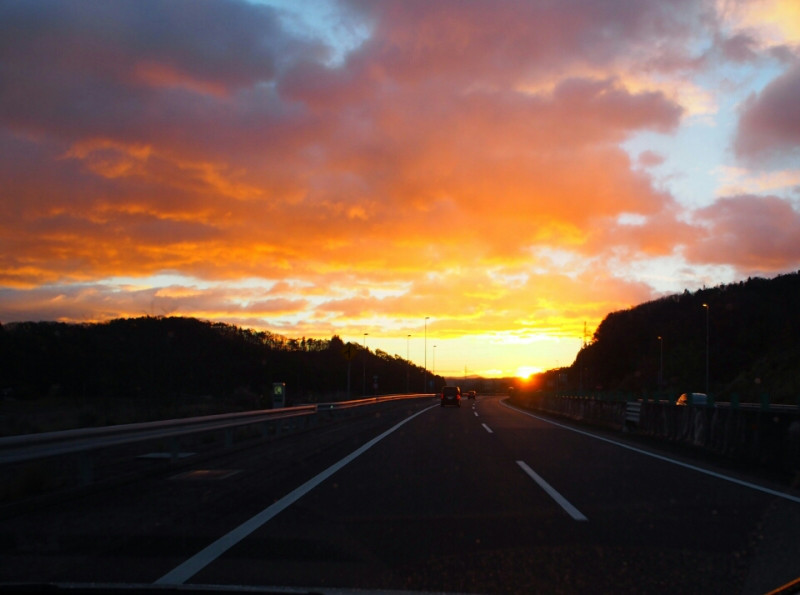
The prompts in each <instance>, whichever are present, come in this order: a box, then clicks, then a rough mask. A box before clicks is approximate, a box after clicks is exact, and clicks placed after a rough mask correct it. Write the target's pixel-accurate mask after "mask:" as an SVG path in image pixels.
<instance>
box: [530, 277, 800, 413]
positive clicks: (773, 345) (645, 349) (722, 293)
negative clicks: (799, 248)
mask: <svg viewBox="0 0 800 595" xmlns="http://www.w3.org/2000/svg"><path fill="white" fill-rule="evenodd" d="M706 362H708V364H706ZM537 380H538V386H539V387H540V388H550V389H558V390H565V391H570V392H595V391H603V392H608V391H620V392H627V393H634V394H638V395H643V394H650V395H658V394H660V395H663V396H664V397H667V398H670V397H676V396H677V395H678V394H680V393H683V392H706V382H707V381H708V391H709V392H710V393H711V394H712V395H713V396H714V397H715V398H716V399H717V400H722V401H728V400H734V399H739V401H740V402H760V401H761V400H762V399H768V400H769V402H771V403H776V404H792V405H794V404H797V403H798V398H800V272H798V273H791V274H786V275H780V276H778V277H775V278H774V279H763V278H751V279H748V280H746V281H742V282H739V283H731V284H729V285H720V286H718V287H714V288H703V289H700V290H697V291H695V292H689V291H685V292H683V293H682V294H677V295H670V296H666V297H663V298H661V299H658V300H654V301H651V302H647V303H644V304H641V305H638V306H636V307H633V308H630V309H628V310H623V311H619V312H612V313H610V314H608V315H607V316H606V318H605V319H604V320H603V321H602V322H601V324H600V325H599V326H598V327H597V330H596V331H595V333H594V336H593V338H592V340H591V342H589V343H588V344H587V345H586V346H585V347H584V348H583V349H581V350H580V352H579V353H578V354H577V356H576V358H575V361H574V362H573V364H572V365H571V366H569V367H566V368H561V369H558V370H549V371H548V372H546V373H544V374H542V375H540V377H539V378H538V379H537Z"/></svg>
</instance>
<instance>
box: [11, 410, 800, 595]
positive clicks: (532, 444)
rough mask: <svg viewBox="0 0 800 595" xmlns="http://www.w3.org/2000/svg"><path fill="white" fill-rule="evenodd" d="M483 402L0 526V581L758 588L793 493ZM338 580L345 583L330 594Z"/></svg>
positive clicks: (132, 485) (797, 516) (785, 548)
mask: <svg viewBox="0 0 800 595" xmlns="http://www.w3.org/2000/svg"><path fill="white" fill-rule="evenodd" d="M625 440H626V439H625V437H624V436H623V435H621V434H613V433H602V432H600V431H597V430H593V429H589V428H586V427H581V426H577V425H569V424H566V423H565V422H563V421H559V420H557V419H548V418H545V417H543V416H539V415H536V414H532V413H530V412H522V411H518V410H515V409H513V408H511V407H510V406H509V405H508V404H507V402H506V401H505V399H504V398H501V397H479V398H478V399H477V401H468V400H464V401H462V406H461V407H460V408H441V407H439V406H438V404H437V402H436V401H434V400H430V401H428V400H422V401H416V402H408V403H403V404H401V405H399V406H397V407H396V408H395V409H392V410H390V411H386V412H383V413H381V414H380V415H374V414H365V415H363V416H361V417H359V418H357V419H355V420H351V421H348V422H347V423H343V424H339V425H336V426H333V427H330V428H324V429H321V430H315V431H313V432H309V433H305V434H299V435H296V436H287V437H286V438H282V439H281V440H279V441H276V442H272V443H270V444H267V445H261V446H258V447H254V448H249V449H246V450H241V451H238V452H236V453H232V454H228V455H226V456H225V457H220V458H218V459H213V460H209V459H206V460H203V461H198V463H197V464H193V463H192V461H185V462H184V463H183V464H182V465H181V466H180V467H176V468H175V469H174V470H173V471H172V472H170V473H159V474H156V475H148V476H142V477H141V478H140V479H138V480H136V481H132V482H129V483H126V484H124V485H118V486H114V487H108V488H106V489H100V488H98V489H96V490H93V491H91V492H89V493H88V494H83V495H81V496H75V497H71V498H67V499H64V500H63V501H57V502H52V501H51V502H47V503H42V504H40V505H31V506H28V507H23V508H18V509H15V510H14V511H13V512H6V513H5V514H4V516H3V517H2V518H0V582H2V583H13V582H47V583H51V582H52V583H89V582H92V583H115V584H119V583H124V584H136V585H155V586H157V587H161V586H169V585H192V584H196V585H237V586H240V585H253V586H262V587H263V586H266V587H276V586H280V587H297V588H305V589H314V590H315V591H316V592H325V590H326V589H327V590H329V592H337V591H335V589H347V590H352V589H363V590H365V591H367V592H375V591H415V592H449V593H455V592H463V593H644V592H648V593H675V592H680V593H710V592H713V593H745V594H749V593H766V592H768V591H770V590H772V589H775V588H778V587H780V586H782V585H784V584H786V583H788V582H790V581H792V580H793V579H796V578H797V577H798V576H800V555H798V554H799V553H800V551H799V550H800V541H798V539H797V535H799V534H800V492H798V490H797V489H796V487H795V488H794V489H792V488H791V487H789V486H785V485H777V484H774V483H770V482H769V481H767V480H766V479H764V478H759V477H754V476H753V475H752V474H747V473H745V472H743V471H741V470H736V469H735V468H724V466H722V465H721V464H720V463H719V462H714V461H708V460H702V459H701V458H699V456H695V457H689V456H687V454H686V453H685V452H670V450H669V449H667V448H666V447H663V446H659V447H654V446H651V445H648V444H646V443H644V442H643V441H636V442H630V441H625ZM338 592H341V591H338Z"/></svg>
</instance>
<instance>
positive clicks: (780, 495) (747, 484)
mask: <svg viewBox="0 0 800 595" xmlns="http://www.w3.org/2000/svg"><path fill="white" fill-rule="evenodd" d="M500 404H501V405H504V406H505V407H508V408H509V409H513V410H514V411H516V412H518V413H522V414H524V415H527V416H528V417H532V418H534V419H538V420H539V421H543V422H545V423H548V424H552V425H554V426H558V427H559V428H563V429H565V430H570V431H571V432H575V433H576V434H582V435H584V436H588V437H589V438H595V439H596V440H601V441H602V442H608V443H609V444H613V445H615V446H619V447H620V448H625V449H627V450H632V451H633V452H638V453H639V454H643V455H646V456H648V457H653V458H654V459H658V460H659V461H664V462H666V463H672V464H673V465H677V466H678V467H684V468H685V469H691V470H692V471H697V472H699V473H704V474H706V475H710V476H711V477H716V478H717V479H722V480H724V481H729V482H731V483H735V484H737V485H740V486H744V487H746V488H750V489H752V490H756V491H758V492H763V493H765V494H769V495H770V496H776V497H778V498H783V499H785V500H789V501H791V502H797V503H798V504H800V497H798V496H792V495H791V494H787V493H786V492H779V491H778V490H773V489H770V488H767V487H764V486H760V485H758V484H755V483H750V482H749V481H744V480H743V479H736V478H735V477H731V476H729V475H723V474H722V473H717V472H716V471H711V470H709V469H703V468H702V467H696V466H695V465H690V464H689V463H684V462H682V461H677V460H675V459H670V458H669V457H665V456H663V455H659V454H656V453H654V452H648V451H646V450H642V449H641V448H636V447H635V446H630V445H629V444H625V443H623V442H617V441H616V440H611V439H610V438H604V437H603V436H598V435H597V434H592V433H590V432H584V431H583V430H578V429H577V428H571V427H570V426H567V425H564V424H560V423H558V422H555V421H553V420H550V419H547V418H545V417H540V416H538V415H534V414H533V413H530V412H528V411H524V410H523V409H519V408H517V407H514V406H513V405H508V404H507V403H506V402H505V401H504V400H501V401H500Z"/></svg>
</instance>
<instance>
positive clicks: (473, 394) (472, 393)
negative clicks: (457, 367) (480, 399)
mask: <svg viewBox="0 0 800 595" xmlns="http://www.w3.org/2000/svg"><path fill="white" fill-rule="evenodd" d="M476 394H477V393H476V392H475V391H474V390H469V391H467V398H468V399H474V398H475V396H476Z"/></svg>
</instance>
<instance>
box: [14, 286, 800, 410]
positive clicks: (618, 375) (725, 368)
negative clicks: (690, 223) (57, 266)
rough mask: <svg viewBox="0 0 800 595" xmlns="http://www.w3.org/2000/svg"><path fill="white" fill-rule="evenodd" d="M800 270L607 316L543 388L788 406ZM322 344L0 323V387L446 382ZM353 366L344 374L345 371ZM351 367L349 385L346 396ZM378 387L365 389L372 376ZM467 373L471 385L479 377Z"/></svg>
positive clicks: (210, 389) (169, 320)
mask: <svg viewBox="0 0 800 595" xmlns="http://www.w3.org/2000/svg"><path fill="white" fill-rule="evenodd" d="M798 298H800V272H798V273H791V274H786V275H780V276H777V277H775V278H774V279H763V278H750V279H747V280H746V281H741V282H738V283H731V284H728V285H720V286H718V287H715V288H703V289H700V290H697V291H695V292H689V291H684V292H683V293H682V294H676V295H670V296H666V297H663V298H660V299H657V300H654V301H650V302H646V303H644V304H640V305H638V306H635V307H632V308H630V309H627V310H622V311H617V312H612V313H610V314H608V315H607V316H606V318H605V319H604V320H603V321H602V322H601V323H600V325H599V326H598V327H597V329H596V331H595V333H594V335H593V337H592V340H591V341H590V342H589V343H588V344H586V345H585V346H584V347H583V348H582V349H581V350H580V351H579V352H578V354H577V356H576V358H575V361H574V362H573V364H572V365H571V366H569V367H566V368H559V369H555V370H549V371H547V372H544V373H543V374H541V375H539V377H538V381H539V386H540V387H542V388H545V387H547V388H551V389H559V390H565V391H570V392H580V391H584V392H587V391H625V392H630V393H636V394H639V395H641V394H661V395H666V396H676V395H677V394H679V393H681V392H689V391H693V392H705V390H706V383H708V389H709V392H711V393H712V394H713V395H714V396H715V397H716V398H717V399H719V400H725V399H730V398H731V397H732V396H733V395H736V397H737V398H739V399H741V400H742V401H757V400H758V399H760V398H761V397H762V396H763V395H764V394H767V395H769V396H770V398H771V400H772V402H774V403H781V402H786V403H792V404H794V403H796V402H797V399H798V395H800V341H799V340H798V337H800V334H799V333H800V307H798ZM347 345H348V346H349V347H350V348H351V350H352V351H351V354H352V359H351V360H350V361H348V360H347V358H346V357H345V355H344V351H345V343H344V342H343V341H342V340H341V338H339V337H338V336H333V337H332V338H331V339H326V340H320V339H309V338H302V339H289V338H286V337H284V336H281V335H278V334H275V333H271V332H268V331H255V330H251V329H243V328H238V327H236V326H233V325H230V324H225V323H220V322H208V321H201V320H197V319H194V318H184V317H151V316H145V317H141V318H130V319H116V320H111V321H109V322H103V323H91V324H89V323H87V324H71V323H61V322H18V323H9V324H6V325H0V390H1V391H2V394H3V396H5V397H13V398H14V399H17V400H23V399H33V398H37V397H43V396H51V397H85V398H102V397H125V398H129V399H145V400H148V401H149V402H153V401H154V400H156V401H159V400H160V401H164V400H168V399H170V398H172V399H177V398H183V399H185V400H186V399H188V400H191V399H197V398H205V399H214V398H221V397H225V398H227V399H228V400H229V401H230V399H234V400H236V399H238V400H239V401H240V403H239V405H240V406H241V407H261V406H269V405H270V403H269V395H270V394H271V386H272V383H273V382H285V383H286V386H287V404H288V405H291V404H293V403H313V402H321V401H335V400H343V399H346V398H348V397H351V398H359V397H362V396H370V395H372V394H397V393H404V392H425V387H426V383H425V379H426V378H427V380H428V383H427V387H428V390H431V389H430V387H431V386H434V387H436V389H438V388H439V387H440V386H442V385H443V384H445V379H444V378H443V377H440V376H437V377H434V376H433V375H432V374H431V372H430V370H428V371H427V372H426V371H425V370H424V369H423V368H422V367H420V366H417V365H415V364H413V363H412V362H409V361H407V360H405V359H403V358H401V357H399V356H397V355H394V356H393V355H389V354H388V353H386V352H384V351H381V350H375V351H374V352H373V351H371V350H369V349H365V348H364V347H362V346H361V345H359V344H358V343H348V344H347ZM348 370H349V372H348ZM348 376H349V388H350V391H349V392H348ZM374 376H377V377H378V389H377V390H376V389H373V377H374ZM475 382H477V380H475Z"/></svg>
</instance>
